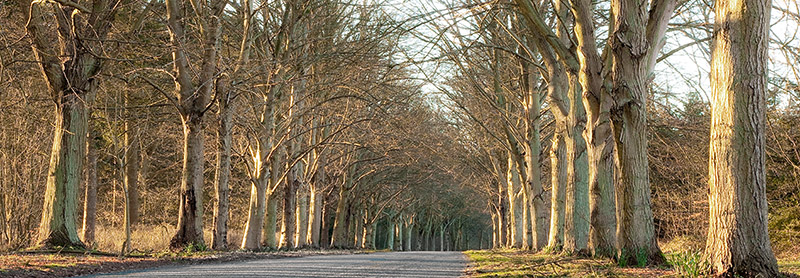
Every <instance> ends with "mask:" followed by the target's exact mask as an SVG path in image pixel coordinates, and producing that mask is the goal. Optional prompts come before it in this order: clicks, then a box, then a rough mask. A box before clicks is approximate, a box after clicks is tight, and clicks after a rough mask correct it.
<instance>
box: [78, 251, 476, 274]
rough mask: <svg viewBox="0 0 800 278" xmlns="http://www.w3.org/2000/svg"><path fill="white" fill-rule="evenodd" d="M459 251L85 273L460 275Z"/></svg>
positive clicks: (463, 264)
mask: <svg viewBox="0 0 800 278" xmlns="http://www.w3.org/2000/svg"><path fill="white" fill-rule="evenodd" d="M466 266H467V258H466V256H465V255H464V254H462V253H460V252H385V253H384V252H381V253H372V254H357V255H328V256H311V257H303V258H284V259H266V260H254V261H245V262H229V263H218V264H200V265H189V266H179V267H165V268H155V269H145V270H136V271H127V272H119V273H111V274H105V275H96V276H88V277H215V278H221V277H404V278H405V277H460V276H463V275H464V269H465V268H466Z"/></svg>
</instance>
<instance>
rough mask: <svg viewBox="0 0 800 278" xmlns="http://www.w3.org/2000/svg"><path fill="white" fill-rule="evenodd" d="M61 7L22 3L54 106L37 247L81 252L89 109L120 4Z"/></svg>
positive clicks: (45, 3)
mask: <svg viewBox="0 0 800 278" xmlns="http://www.w3.org/2000/svg"><path fill="white" fill-rule="evenodd" d="M57 3H58V4H50V3H47V2H40V1H32V2H28V1H21V2H20V4H21V6H23V7H24V6H29V7H30V9H29V12H30V14H29V23H28V26H27V29H28V32H29V33H30V39H31V47H32V49H33V52H34V54H35V56H36V61H37V63H38V64H39V66H40V70H41V74H42V77H43V78H44V80H45V82H46V83H47V88H48V91H49V93H50V97H51V99H52V100H53V102H54V103H55V124H54V126H55V132H54V137H53V148H52V150H51V153H50V168H49V170H48V174H47V183H46V189H45V192H44V194H45V195H44V208H43V210H42V219H41V223H40V224H39V230H38V239H37V240H36V245H39V246H43V247H52V246H63V247H77V248H83V247H84V245H83V243H82V242H81V241H80V239H79V238H78V232H77V228H76V220H75V210H76V208H77V193H78V185H79V184H80V182H81V176H83V175H82V171H83V162H84V159H85V158H86V153H85V151H86V137H87V131H88V112H87V107H88V106H89V105H90V104H91V102H92V100H93V98H94V95H95V93H96V90H97V84H98V77H97V75H98V74H99V73H100V70H101V68H102V64H103V60H104V59H103V57H99V56H97V55H96V54H95V53H98V51H99V47H101V43H102V41H103V40H104V39H105V38H106V36H107V35H108V33H109V30H110V29H111V22H113V19H114V14H115V12H116V10H117V5H118V4H119V1H113V0H112V1H103V0H97V1H93V2H92V6H91V7H92V9H91V10H90V9H89V8H86V7H83V6H81V5H80V4H77V3H73V2H57ZM51 20H55V22H50V21H51Z"/></svg>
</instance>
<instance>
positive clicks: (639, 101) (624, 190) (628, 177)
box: [609, 0, 675, 264]
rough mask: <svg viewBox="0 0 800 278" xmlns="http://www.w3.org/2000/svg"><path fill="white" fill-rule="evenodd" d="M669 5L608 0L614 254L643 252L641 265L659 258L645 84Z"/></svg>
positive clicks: (668, 0) (633, 256)
mask: <svg viewBox="0 0 800 278" xmlns="http://www.w3.org/2000/svg"><path fill="white" fill-rule="evenodd" d="M648 4H649V8H650V9H649V13H648V10H647V9H646V7H648ZM674 8H675V0H653V1H646V0H615V1H612V2H611V9H612V14H613V15H614V26H613V30H614V31H613V33H612V34H611V40H610V43H609V44H610V47H611V50H612V51H611V55H612V65H611V82H612V85H611V87H612V88H611V95H612V97H613V98H614V106H613V107H612V108H611V121H612V123H613V125H612V127H613V131H614V143H615V147H616V150H617V153H616V154H617V155H616V161H617V169H618V170H619V172H618V175H619V181H618V183H617V188H616V193H617V206H618V207H617V217H618V221H619V222H618V223H617V240H618V244H617V246H618V248H619V251H618V257H620V258H622V257H627V261H631V262H633V261H637V260H640V259H637V258H640V257H641V256H640V255H637V254H640V253H645V254H646V255H647V256H646V257H647V262H646V263H647V264H660V263H662V262H663V261H664V256H663V254H661V249H659V247H658V242H657V240H656V234H655V227H654V225H653V212H652V210H651V208H650V177H649V175H648V171H649V169H648V162H647V132H646V131H647V87H648V84H649V80H648V78H649V77H648V76H649V75H650V74H651V73H652V72H653V67H654V66H655V62H656V57H657V55H658V53H659V51H660V50H661V47H662V46H663V41H662V39H663V38H664V33H665V32H666V29H667V23H669V19H670V17H671V16H672V12H673V10H674ZM639 263H642V262H639Z"/></svg>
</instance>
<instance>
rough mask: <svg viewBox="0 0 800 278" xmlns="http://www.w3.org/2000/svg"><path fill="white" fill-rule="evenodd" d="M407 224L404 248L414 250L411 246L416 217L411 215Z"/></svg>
mask: <svg viewBox="0 0 800 278" xmlns="http://www.w3.org/2000/svg"><path fill="white" fill-rule="evenodd" d="M405 225H406V227H405V232H406V235H405V237H403V239H404V240H405V244H403V250H405V251H412V249H413V248H412V247H411V234H412V233H413V231H414V218H411V217H409V219H408V221H406V222H405Z"/></svg>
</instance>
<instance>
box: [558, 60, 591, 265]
mask: <svg viewBox="0 0 800 278" xmlns="http://www.w3.org/2000/svg"><path fill="white" fill-rule="evenodd" d="M567 76H568V78H569V92H568V98H569V101H570V113H569V120H568V122H569V128H570V129H571V130H569V131H568V134H569V135H568V136H569V137H568V138H567V140H566V145H567V146H566V148H567V156H568V157H570V158H571V159H570V160H571V165H569V166H567V176H568V180H567V188H566V196H565V210H564V250H565V251H567V252H569V253H577V254H582V253H588V242H589V184H588V180H589V161H588V159H587V154H586V141H585V140H584V139H583V132H584V125H585V123H586V113H585V111H584V109H583V105H582V104H581V101H582V100H581V97H580V93H581V92H580V90H578V89H579V88H580V84H578V76H577V75H575V74H574V73H567Z"/></svg>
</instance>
